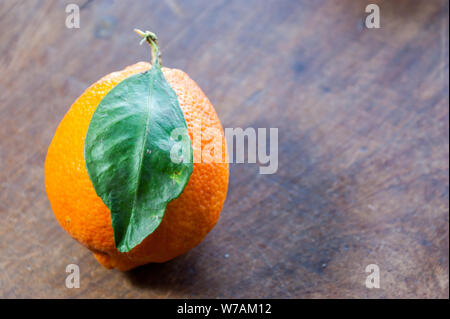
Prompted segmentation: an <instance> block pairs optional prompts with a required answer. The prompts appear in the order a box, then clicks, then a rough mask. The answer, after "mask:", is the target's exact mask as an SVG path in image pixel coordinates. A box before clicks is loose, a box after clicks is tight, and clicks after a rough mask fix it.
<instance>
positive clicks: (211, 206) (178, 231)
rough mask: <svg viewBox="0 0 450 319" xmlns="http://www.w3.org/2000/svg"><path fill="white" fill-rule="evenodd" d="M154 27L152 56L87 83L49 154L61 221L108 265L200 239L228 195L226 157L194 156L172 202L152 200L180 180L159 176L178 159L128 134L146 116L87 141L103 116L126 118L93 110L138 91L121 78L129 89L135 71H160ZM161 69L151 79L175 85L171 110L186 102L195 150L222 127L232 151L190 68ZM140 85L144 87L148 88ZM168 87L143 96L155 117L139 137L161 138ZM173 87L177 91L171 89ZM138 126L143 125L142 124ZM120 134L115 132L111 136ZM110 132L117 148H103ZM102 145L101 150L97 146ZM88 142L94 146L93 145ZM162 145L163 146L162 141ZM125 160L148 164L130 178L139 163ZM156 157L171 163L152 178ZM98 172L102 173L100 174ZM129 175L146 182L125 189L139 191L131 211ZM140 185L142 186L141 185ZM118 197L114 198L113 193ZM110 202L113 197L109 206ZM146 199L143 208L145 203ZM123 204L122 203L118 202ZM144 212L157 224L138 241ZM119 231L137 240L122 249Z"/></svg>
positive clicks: (129, 263) (149, 258)
mask: <svg viewBox="0 0 450 319" xmlns="http://www.w3.org/2000/svg"><path fill="white" fill-rule="evenodd" d="M149 34H150V33H145V34H144V33H141V35H142V36H143V37H144V39H146V40H147V41H148V42H149V43H150V44H151V45H152V50H153V58H154V59H153V61H152V64H150V63H146V62H139V63H136V64H134V65H131V66H128V67H126V68H125V69H123V70H121V71H118V72H113V73H110V74H108V75H106V76H104V77H103V78H101V79H100V80H98V81H97V82H95V83H94V84H92V85H91V86H90V87H89V88H88V89H86V91H85V92H84V93H83V94H82V95H81V96H80V97H79V98H78V99H77V100H76V101H75V102H74V103H73V105H72V106H71V107H70V109H69V110H68V112H67V113H66V115H65V116H64V118H63V120H62V121H61V123H60V124H59V126H58V128H57V130H56V133H55V135H54V137H53V140H52V141H51V144H50V146H49V149H48V153H47V157H46V160H45V188H46V192H47V195H48V198H49V201H50V204H51V208H52V211H53V213H54V215H55V217H56V219H57V220H58V222H59V224H60V225H61V226H62V227H63V228H64V229H65V230H66V231H67V232H68V233H69V234H70V235H71V236H72V237H73V238H75V239H76V240H77V241H79V242H80V243H81V244H83V245H84V246H86V247H87V248H89V249H90V250H91V251H92V252H93V253H94V256H95V257H96V259H97V260H98V261H99V262H100V263H101V264H102V265H103V266H105V267H106V268H116V269H119V270H122V271H126V270H129V269H132V268H134V267H137V266H139V265H142V264H146V263H150V262H165V261H168V260H170V259H172V258H174V257H176V256H178V255H181V254H183V253H185V252H187V251H188V250H190V249H191V248H193V247H195V246H196V245H198V244H199V243H200V242H201V241H202V239H203V238H204V237H205V236H206V234H207V233H208V232H209V231H210V230H211V229H212V228H213V227H214V225H215V224H216V222H217V220H218V218H219V214H220V211H221V209H222V206H223V204H224V201H225V198H226V193H227V187H228V175H229V173H228V163H227V161H226V160H224V161H215V162H204V161H199V162H195V161H194V162H193V163H191V164H189V163H188V164H186V165H191V168H190V171H189V167H188V166H186V167H187V168H186V170H185V174H184V176H185V181H184V182H183V181H181V182H180V184H179V185H177V187H178V188H177V189H176V190H175V191H173V192H172V193H171V194H172V197H170V196H169V197H168V198H167V199H166V200H165V202H164V203H162V204H161V205H162V206H161V205H159V204H158V205H159V206H158V205H156V204H155V205H156V206H157V207H156V206H155V205H153V204H152V203H154V202H158V201H159V198H160V197H161V196H162V195H160V194H164V191H166V189H168V188H170V187H172V185H173V184H176V183H175V182H174V181H172V182H173V183H166V184H161V185H160V184H158V183H162V182H160V180H162V179H163V177H164V178H166V177H167V176H165V175H164V174H166V170H167V169H169V168H172V166H173V167H175V166H176V165H178V164H173V165H172V164H171V163H161V162H162V160H161V158H158V160H157V161H154V163H150V164H149V163H147V164H145V161H146V159H147V158H150V159H151V158H152V156H154V154H155V151H153V152H151V151H152V150H150V149H146V151H145V152H144V150H143V149H141V148H140V146H141V143H140V142H139V143H137V142H135V141H134V140H133V139H132V138H131V137H130V136H129V135H126V134H131V133H129V131H132V130H133V127H134V126H133V125H134V124H135V122H133V121H138V120H141V119H142V116H135V117H131V116H130V117H128V118H127V119H125V120H128V121H131V122H127V123H125V124H126V126H125V127H126V128H128V127H130V129H126V130H125V131H126V132H123V134H122V133H121V134H122V135H120V136H119V135H118V134H116V135H118V137H116V136H113V135H114V134H112V133H108V134H109V135H105V133H104V131H102V130H97V131H95V132H94V133H95V134H97V135H95V134H94V133H92V134H91V135H92V136H94V135H95V136H100V138H101V139H97V140H96V139H95V138H93V139H92V140H93V141H94V142H92V143H91V144H89V145H87V143H88V141H87V140H88V139H89V138H90V133H91V130H92V131H94V130H95V125H96V124H99V125H100V124H101V125H103V124H105V123H106V124H108V125H109V124H111V125H116V124H117V123H116V122H120V121H123V119H118V118H116V117H115V118H114V119H112V118H110V117H108V116H104V117H98V116H97V118H95V116H94V114H96V115H97V112H100V111H99V110H97V108H98V109H100V108H101V107H102V105H105V104H106V107H109V109H108V110H112V109H113V110H115V109H117V105H116V104H114V103H116V102H114V101H117V99H120V100H121V101H128V100H129V99H133V96H134V95H132V94H131V93H130V94H129V95H125V96H124V95H123V94H122V95H120V94H119V93H120V92H124V91H123V89H122V91H120V90H119V87H120V86H122V87H125V88H126V89H127V90H133V89H134V88H136V86H133V83H134V82H131V81H133V79H136V77H138V76H140V75H142V77H143V76H144V75H145V74H147V73H148V72H151V71H152V70H153V69H155V71H153V72H154V73H155V72H158V70H157V69H156V66H158V65H159V64H158V63H159V62H158V61H159V60H158V57H159V51H156V50H158V47H157V46H155V43H156V41H154V40H155V39H156V37H150V36H149ZM149 37H150V38H149ZM151 40H153V41H151ZM160 69H161V71H162V73H161V74H162V75H163V76H162V75H161V80H160V81H159V82H158V81H157V80H155V81H154V82H152V85H154V86H155V88H154V89H153V91H154V92H158V91H161V90H160V86H161V85H162V86H164V85H163V84H161V83H160V82H161V81H164V79H165V81H167V83H168V84H169V85H170V88H171V89H172V90H173V91H174V92H175V93H176V98H177V99H178V102H177V103H178V104H177V103H175V102H176V101H174V100H173V99H172V100H170V101H171V102H173V105H175V106H174V108H173V109H170V110H169V111H170V112H171V111H173V110H176V108H175V107H176V105H179V108H180V109H181V110H182V115H183V116H184V120H185V126H186V127H187V132H188V134H189V138H190V141H191V144H189V146H191V147H192V151H193V157H194V158H195V157H196V156H197V157H198V155H200V154H202V152H204V151H205V150H206V149H207V148H208V147H209V145H208V143H210V139H204V138H202V139H201V142H199V143H192V141H193V140H194V139H195V136H204V135H205V134H204V133H205V130H208V129H213V130H215V131H216V132H219V135H220V138H221V141H222V142H221V143H222V144H221V145H220V146H221V147H222V150H223V158H224V159H226V158H227V151H226V141H225V138H224V134H223V128H222V125H221V123H220V121H219V118H218V116H217V114H216V111H215V109H214V107H213V105H212V104H211V102H210V101H209V100H208V98H207V97H206V96H205V94H204V93H203V92H202V90H201V89H200V88H199V86H198V85H197V84H196V83H195V82H194V81H193V80H192V79H191V78H189V76H188V75H187V74H186V73H184V72H183V71H181V70H178V69H170V68H162V67H161V68H160ZM155 74H156V75H155V77H157V76H158V74H157V73H155ZM143 79H144V80H142V81H143V82H145V79H146V78H143ZM125 81H128V83H131V84H128V86H124V84H123V83H125ZM142 81H141V82H142ZM121 83H122V84H121ZM119 84H120V85H119ZM144 84H145V83H144ZM145 85H147V84H145ZM167 90H168V89H167ZM167 90H166V91H167ZM150 91H151V90H150ZM113 92H115V93H114V94H113ZM117 92H118V93H117ZM126 92H128V91H126ZM167 92H168V91H167ZM109 93H111V94H109ZM138 93H139V94H140V93H142V92H138ZM118 94H119V95H120V96H119V95H118ZM146 94H148V96H150V93H147V92H145V93H144V95H145V96H146V99H147V97H148V96H147V95H146ZM164 94H165V93H164V92H163V93H162V95H161V96H162V97H161V96H159V97H148V100H150V99H153V100H152V102H148V101H146V102H142V101H141V100H139V101H137V102H136V103H141V102H142V103H141V104H142V105H144V106H143V110H146V109H145V107H147V106H148V107H149V110H150V111H149V112H148V121H147V122H146V124H147V126H146V127H145V130H144V128H142V129H141V128H140V127H139V129H140V130H141V131H142V132H144V133H136V134H135V135H136V136H137V137H138V138H139V141H141V140H148V141H147V142H148V143H151V142H152V141H153V142H154V141H155V137H154V136H152V135H151V133H149V132H151V131H152V130H153V129H155V130H156V129H157V128H154V127H153V126H155V125H156V124H154V123H153V122H151V120H152V119H153V118H154V116H152V115H153V114H155V113H156V112H160V110H159V109H156V108H153V109H151V108H150V107H157V108H158V107H159V108H163V107H166V104H167V103H166V102H165V101H166V100H165V99H164V98H165V95H164ZM167 94H169V95H170V92H169V93H167ZM114 95H116V96H115V99H112V100H111V98H114ZM107 97H108V98H109V100H108V99H107ZM175 100H176V99H175ZM111 101H113V102H111ZM158 101H163V103H162V104H161V103H160V104H161V105H158ZM124 103H125V102H124ZM99 105H100V106H99ZM155 105H156V106H155ZM130 108H131V107H130V106H129V105H125V106H124V108H123V109H122V111H121V112H122V113H123V110H125V112H128V111H129V109H130ZM96 111H97V112H96ZM169 111H167V112H169ZM122 113H120V114H122ZM98 114H100V113H98ZM137 114H140V113H137ZM146 114H147V113H146ZM167 114H169V113H167ZM170 114H172V113H170ZM180 114H181V112H180ZM99 116H100V115H99ZM124 118H125V116H124ZM159 119H160V120H161V119H162V120H161V121H166V120H165V117H164V116H160V117H159ZM169 120H170V119H167V121H169ZM181 120H182V119H181ZM94 122H95V123H94ZM177 123H178V122H177ZM119 124H120V123H119ZM160 124H161V122H160ZM162 125H163V126H164V122H162ZM136 126H139V125H136ZM88 131H89V133H88ZM141 131H139V132H141ZM136 132H138V130H137V129H136ZM102 134H103V135H102ZM133 134H134V133H133ZM144 135H145V136H144ZM123 136H126V138H123ZM132 137H133V136H132ZM113 138H114V139H115V140H111V139H113ZM118 138H122V139H123V140H124V141H125V142H124V141H122V140H117V139H118ZM103 139H106V140H108V139H110V140H111V141H110V142H111V143H113V144H114V145H115V148H111V149H110V153H109V155H108V153H107V151H105V150H103V149H101V147H103V146H104V144H107V141H104V140H103ZM130 139H131V140H130ZM166 140H167V141H169V140H170V139H169V138H167V139H166ZM128 142H129V143H128ZM147 142H145V143H147ZM127 143H128V144H129V145H128V144H127ZM143 143H144V142H143ZM174 143H176V141H175V142H174ZM124 145H127V147H129V148H128V149H126V148H124V147H125V146H124ZM121 147H122V148H123V149H122V148H121ZM99 149H100V151H98V150H99ZM105 149H106V148H105ZM135 149H138V150H142V158H140V159H139V160H138V159H136V156H137V155H136V154H138V155H139V154H141V153H138V152H136V153H133V152H131V151H130V150H135ZM89 150H91V151H92V152H91V153H89ZM111 150H112V151H111ZM155 150H156V151H158V150H159V149H155ZM159 151H160V150H159ZM163 151H164V150H163ZM161 152H162V151H161ZM163 155H164V154H163ZM87 156H91V157H92V158H93V160H92V161H91V162H92V163H94V164H96V165H97V164H98V165H97V166H96V167H100V168H101V169H100V172H97V171H96V170H95V169H93V168H91V167H89V168H88V163H91V162H89V161H87V160H86V157H87ZM107 156H109V157H108V158H106V159H105V157H107ZM138 157H139V156H138ZM123 161H130V162H132V163H140V164H141V166H142V167H143V168H142V169H139V170H138V172H139V175H136V176H137V177H136V176H135V177H133V176H132V177H130V178H128V177H129V175H132V173H133V172H134V171H133V168H131V169H130V168H129V167H128V166H127V167H125V166H120V165H123V163H122V162H123ZM149 161H150V160H149ZM142 163H144V164H142ZM94 164H92V165H94ZM133 165H134V164H133ZM133 165H131V166H133ZM145 165H147V166H145ZM152 165H153V166H152ZM157 165H166V166H164V169H162V170H160V172H159V174H162V175H157V176H159V177H158V179H157V180H154V181H150V180H146V178H147V175H152V174H156V173H153V172H155V170H156V169H158V167H157ZM174 165H175V166H174ZM111 166H113V167H114V170H111V174H113V175H111V176H112V177H111V180H110V182H109V183H107V184H108V185H102V184H101V183H105V181H104V180H102V178H101V177H102V176H103V175H101V174H103V173H104V170H106V169H109V168H110V167H111ZM168 167H169V168H168ZM175 168H176V169H179V168H180V167H179V166H176V167H175ZM175 168H174V169H175ZM183 169H184V168H183ZM88 170H89V171H88ZM174 173H177V174H179V171H174V172H172V173H171V175H170V176H168V177H167V178H166V179H168V178H169V177H170V178H173V176H175V175H176V174H174ZM96 174H97V175H96ZM99 176H100V177H99ZM96 177H99V178H98V179H96ZM122 177H124V179H121V178H122ZM127 178H128V179H127ZM136 178H137V181H136ZM129 180H131V181H133V182H134V183H136V184H139V183H140V184H141V185H140V186H139V185H134V184H132V183H130V185H131V186H133V187H131V186H130V187H131V188H132V189H131V191H128V189H127V190H126V191H127V192H128V193H126V194H125V195H127V196H128V195H129V196H133V197H132V198H133V200H134V201H133V205H131V204H130V205H131V206H133V207H131V208H130V209H129V211H126V209H122V207H127V206H120V205H121V204H123V205H127V204H128V203H129V201H125V200H121V198H120V196H122V195H121V194H122V193H120V192H122V191H123V189H124V187H123V186H124V185H123V183H127V182H128V181H129ZM93 181H94V182H93ZM116 181H118V182H116ZM123 181H125V182H123ZM176 181H177V180H176ZM152 183H153V184H155V183H156V184H158V185H157V187H159V188H152V187H153V186H152V185H153V184H152ZM94 184H95V185H94ZM149 185H150V186H149ZM135 186H136V187H135ZM102 187H103V188H102ZM137 187H139V189H138V188H137ZM174 187H175V186H174ZM102 189H106V191H105V192H108V191H109V192H110V193H107V194H106V195H105V193H102V192H103V190H102ZM136 189H137V190H136ZM155 189H156V190H158V192H157V193H155ZM161 189H162V190H163V191H161V192H163V193H161V192H159V191H160V190H161ZM111 192H113V193H111ZM114 192H115V193H114ZM99 193H101V194H99ZM111 194H112V195H111ZM117 194H119V195H117ZM155 194H156V195H155ZM101 196H103V197H101ZM114 196H115V197H114ZM116 197H117V198H116ZM111 198H113V199H112V200H110V199H111ZM130 198H131V197H130ZM149 198H150V199H149ZM114 200H116V202H114ZM139 201H141V202H142V203H144V204H142V203H141V202H139ZM146 201H150V204H149V205H147V206H145V205H146V203H147V202H146ZM151 201H153V202H151ZM159 202H160V201H159ZM159 202H158V203H159ZM106 203H109V206H108V205H107V204H106ZM117 203H118V204H117ZM124 203H125V204H124ZM141 204H142V205H141ZM152 205H153V206H152ZM166 205H167V206H166ZM141 206H142V207H143V208H141ZM118 207H119V208H120V209H117V208H118ZM139 209H140V210H139ZM112 212H114V214H115V215H114V214H113V215H112ZM127 214H128V215H127ZM158 214H159V215H158ZM127 216H128V217H127ZM155 216H156V217H155ZM150 217H152V218H153V219H152V221H153V220H157V222H156V223H153V224H151V225H150V224H149V223H150V222H148V220H149V218H150ZM127 218H128V219H127ZM114 219H115V220H116V221H117V223H118V224H120V223H122V224H120V225H122V226H123V225H125V226H124V227H125V228H123V229H125V230H126V231H128V233H127V234H124V233H121V232H120V231H121V230H120V229H119V228H117V229H116V228H114V227H116V226H117V225H113V220H114ZM123 219H127V221H126V223H125V224H123V222H124V221H123ZM142 220H144V221H146V222H147V224H148V225H150V226H148V225H147V226H145V227H143V228H142V229H144V230H145V231H147V232H149V234H148V235H146V234H145V235H142V234H138V235H140V236H141V237H143V239H142V238H140V239H139V240H138V242H139V243H138V244H136V243H137V241H133V240H134V239H133V238H134V237H133V236H135V235H136V233H138V231H134V232H133V229H134V230H136V227H138V226H139V225H140V224H139V223H140V222H141V221H142ZM128 222H129V223H128ZM127 223H128V224H127ZM133 223H134V224H133ZM130 225H131V226H130ZM113 226H114V227H113ZM127 227H128V228H127ZM133 227H134V228H133ZM139 227H140V226H139ZM130 229H131V230H130ZM139 229H140V228H139ZM119 230H120V231H119ZM119 235H120V236H122V235H123V236H122V237H121V238H122V239H123V240H124V242H126V241H127V240H128V239H129V238H131V239H130V241H129V242H127V243H130V242H131V243H132V244H133V245H132V246H129V245H128V246H127V245H125V246H123V247H125V248H122V249H121V250H119V249H118V246H117V245H118V238H117V237H118V236H119ZM128 235H129V236H128ZM127 236H128V237H127ZM136 236H137V235H136Z"/></svg>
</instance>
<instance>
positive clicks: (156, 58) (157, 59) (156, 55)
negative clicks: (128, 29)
mask: <svg viewBox="0 0 450 319" xmlns="http://www.w3.org/2000/svg"><path fill="white" fill-rule="evenodd" d="M134 32H136V33H137V34H139V35H140V36H141V37H142V38H143V39H142V40H141V44H142V43H144V42H145V41H147V42H148V43H149V44H150V48H151V49H152V65H155V64H156V63H158V64H159V65H162V59H161V52H160V51H159V45H158V37H157V36H156V34H154V33H153V32H150V31H145V32H144V31H141V30H139V29H134Z"/></svg>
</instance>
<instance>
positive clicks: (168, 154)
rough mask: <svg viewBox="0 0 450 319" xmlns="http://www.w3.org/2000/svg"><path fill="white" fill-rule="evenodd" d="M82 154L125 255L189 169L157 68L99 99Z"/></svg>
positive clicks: (180, 127) (182, 133)
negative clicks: (108, 210) (108, 211)
mask: <svg viewBox="0 0 450 319" xmlns="http://www.w3.org/2000/svg"><path fill="white" fill-rule="evenodd" d="M84 152H85V160H86V167H87V171H88V174H89V178H90V179H91V181H92V184H93V185H94V189H95V191H96V192H97V195H98V196H100V198H101V199H102V200H103V202H104V203H105V205H106V206H108V208H109V209H110V211H111V220H112V226H113V229H114V239H115V244H116V248H117V249H118V250H119V251H121V252H128V251H130V250H131V249H132V248H133V247H135V246H136V245H138V244H139V243H140V242H142V240H144V239H145V238H146V237H147V236H148V235H150V234H151V233H152V232H153V231H154V230H155V229H156V228H157V227H158V226H159V224H160V223H161V220H162V218H163V216H164V212H165V209H166V206H167V204H168V203H169V202H170V201H171V200H173V199H175V198H177V197H178V196H179V195H180V194H181V192H182V191H183V189H184V187H185V186H186V184H187V182H188V180H189V178H190V176H191V174H192V169H193V165H192V163H193V160H192V145H191V141H190V138H189V135H188V131H187V125H186V120H185V118H184V115H183V112H182V110H181V108H180V106H179V104H178V98H177V95H176V93H175V92H174V91H173V89H172V88H171V87H170V85H169V83H167V81H166V79H165V78H164V75H163V73H162V71H161V66H160V64H159V63H155V64H154V65H153V67H152V68H151V69H150V70H149V71H147V72H145V73H140V74H137V75H133V76H130V77H129V78H127V79H125V80H123V81H122V82H120V83H119V84H118V85H117V86H115V87H114V88H113V89H112V90H111V91H110V92H109V93H108V94H107V95H106V96H105V97H104V98H103V100H102V101H101V102H100V104H99V105H98V107H97V109H96V111H95V113H94V115H93V116H92V120H91V122H90V124H89V129H88V132H87V135H86V140H85V149H84ZM180 152H181V155H183V156H184V158H183V157H182V156H181V155H180ZM177 156H179V157H177ZM180 161H181V162H180Z"/></svg>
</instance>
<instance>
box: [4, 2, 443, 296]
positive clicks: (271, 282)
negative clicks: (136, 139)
mask: <svg viewBox="0 0 450 319" xmlns="http://www.w3.org/2000/svg"><path fill="white" fill-rule="evenodd" d="M72 2H74V3H78V4H79V5H80V7H81V28H80V29H67V28H66V27H65V19H66V13H65V7H66V5H67V4H69V3H72ZM371 2H372V3H377V4H379V6H380V10H381V28H380V29H367V28H365V26H364V19H365V17H366V15H367V14H366V13H365V11H364V9H365V6H366V5H367V4H369V3H371ZM448 14H449V8H448V1H444V0H443V1H437V0H436V1H434V0H433V1H430V0H423V1H419V0H417V1H415V0H410V1H406V0H403V1H400V0H397V1H375V0H374V1H358V0H343V1H331V0H330V1H312V0H311V1H306V0H305V1H300V0H298V1H293V0H292V1H287V0H276V1H263V0H246V1H241V0H235V1H222V0H217V1H206V0H205V1H200V0H196V1H180V0H166V1H106V0H105V1H99V0H94V1H86V0H83V1H31V0H30V1H14V0H2V1H1V2H0V30H1V32H0V75H1V77H0V168H1V169H0V297H4V298H16V297H26V298H30V297H31V298H39V297H48V298H81V297H84V298H92V297H100V298H103V297H105V298H112V297H118V298H135V297H137V298H154V297H157V298H165V297H172V298H176V297H212V298H215V297H232V298H240V297H279V298H380V297H384V298H392V297H402V298H411V297H427V298H436V297H438V298H443V297H446V298H448V297H449V275H448V270H449V269H448V266H449V177H448V174H449V159H448V157H449V124H448V120H449V108H448V103H449V91H448V90H449V82H448V75H449V62H448V58H449V50H448V45H449V18H448ZM135 27H139V28H141V29H149V30H152V31H155V32H156V33H157V34H158V35H159V38H160V43H161V47H162V51H163V61H164V63H165V65H166V66H169V67H176V68H179V69H183V70H184V71H186V72H187V73H188V74H189V75H190V76H191V77H192V78H193V79H194V80H195V81H196V82H197V83H198V84H199V85H200V87H202V89H203V90H204V91H205V93H206V94H207V96H208V97H209V98H210V100H211V101H212V102H213V104H214V105H215V108H216V110H217V112H218V114H219V116H220V119H221V121H222V123H223V125H224V127H243V128H246V127H255V128H258V127H267V128H268V127H277V128H279V168H278V171H277V173H276V174H273V175H260V174H259V173H258V165H257V164H232V165H231V168H230V187H229V192H228V197H227V201H226V203H225V206H224V209H223V211H222V215H221V218H220V221H219V223H218V224H217V226H216V227H215V228H214V230H213V231H212V232H211V233H210V234H209V235H208V236H207V237H206V239H205V240H204V241H203V242H202V243H201V244H200V245H199V246H198V247H196V248H195V249H193V250H191V251H190V252H189V253H187V254H185V255H183V256H180V257H178V258H176V259H174V260H172V261H170V262H168V263H165V264H150V265H147V266H143V267H140V268H138V269H135V270H133V271H130V272H128V273H122V272H119V271H114V270H113V271H111V270H106V269H104V268H102V267H101V266H100V265H99V264H98V263H97V262H96V261H95V259H94V257H93V256H92V254H91V253H90V252H89V251H88V250H87V249H85V248H84V247H82V246H81V245H79V244H78V243H77V242H75V241H74V240H73V239H71V238H70V236H68V235H67V234H66V233H65V232H64V231H63V230H62V229H61V228H60V226H59V225H58V223H57V222H56V219H55V218H54V216H53V214H52V212H51V209H50V205H49V202H48V200H47V197H46V194H45V191H44V160H45V156H46V151H47V147H48V145H49V143H50V141H51V138H52V136H53V134H54V132H55V129H56V127H57V125H58V123H59V121H60V120H61V119H62V117H63V115H64V114H65V112H66V111H67V110H68V108H69V107H70V105H71V104H72V102H73V101H74V100H75V99H76V98H77V97H78V96H79V95H80V94H81V93H82V92H83V90H84V89H85V88H87V87H88V86H89V85H90V84H91V83H93V82H95V81H96V80H98V79H99V78H100V77H102V76H103V75H105V74H107V73H110V72H112V71H115V70H120V69H122V68H123V67H125V66H127V65H130V64H133V63H135V62H137V61H140V60H148V59H149V52H148V50H147V48H145V47H139V45H138V42H139V40H138V38H137V36H136V34H134V33H133V32H132V30H133V28H135ZM71 263H75V264H78V265H79V266H80V270H81V287H80V288H79V289H68V288H66V287H65V279H66V276H67V273H66V272H65V268H66V265H68V264H71ZM369 264H377V265H378V266H379V268H380V272H381V277H380V279H381V280H380V284H381V287H380V288H379V289H367V288H366V287H365V280H366V276H367V275H368V274H367V273H365V267H366V266H367V265H369Z"/></svg>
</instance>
